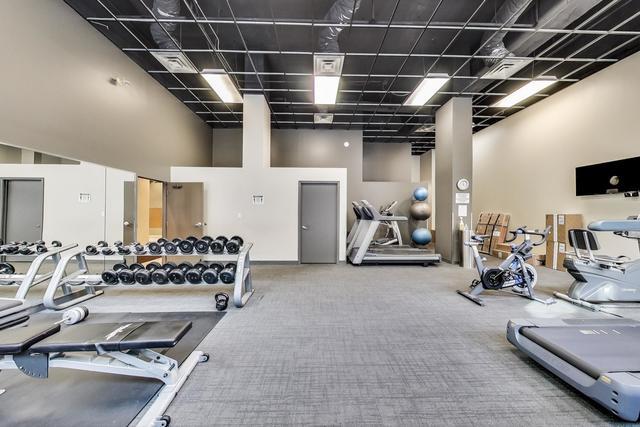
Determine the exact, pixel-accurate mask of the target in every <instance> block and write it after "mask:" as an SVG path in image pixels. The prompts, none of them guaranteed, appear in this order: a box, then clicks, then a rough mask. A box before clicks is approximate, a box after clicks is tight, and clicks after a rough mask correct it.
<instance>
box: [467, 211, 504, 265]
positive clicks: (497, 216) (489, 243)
mask: <svg viewBox="0 0 640 427" xmlns="http://www.w3.org/2000/svg"><path fill="white" fill-rule="evenodd" d="M510 218H511V216H510V215H509V214H503V213H488V212H482V213H481V214H480V217H479V218H478V224H477V225H476V230H475V233H476V234H485V235H488V236H491V237H490V238H489V239H487V240H485V241H484V244H483V245H482V246H480V247H478V250H479V251H480V253H483V254H486V255H494V256H497V255H496V251H497V249H498V245H500V244H503V243H504V239H505V237H506V236H507V230H508V228H509V219H510Z"/></svg>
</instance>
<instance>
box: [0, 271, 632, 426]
mask: <svg viewBox="0 0 640 427" xmlns="http://www.w3.org/2000/svg"><path fill="white" fill-rule="evenodd" d="M539 273H540V281H539V286H538V291H539V292H540V293H541V294H542V295H544V296H550V295H551V293H552V291H553V290H566V289H567V287H568V286H569V284H570V283H571V278H570V276H568V275H567V274H565V273H560V272H555V271H551V270H547V269H545V268H539ZM474 277H475V273H474V271H473V270H463V269H461V268H458V267H453V266H450V265H446V264H443V265H441V266H438V267H429V268H423V267H353V266H349V265H335V266H298V265H295V266H282V265H279V266H275V265H274V266H267V265H260V266H255V267H254V284H255V287H256V293H255V295H254V297H253V298H252V299H251V300H250V302H249V304H248V305H247V306H246V307H244V308H242V309H236V308H232V309H231V310H230V311H229V314H228V315H227V316H225V318H224V319H222V321H221V322H220V323H219V324H218V326H217V327H216V328H215V329H214V330H213V331H212V332H211V334H209V336H208V337H207V338H205V340H204V341H203V342H202V344H201V346H200V349H201V350H203V351H206V352H209V353H211V355H212V357H211V360H210V361H209V363H206V364H202V365H200V366H198V367H197V368H196V370H195V371H194V373H193V375H192V377H191V378H190V379H189V380H188V382H187V383H186V384H185V386H184V388H183V390H182V391H181V393H180V394H179V395H178V396H177V398H176V399H175V401H174V403H173V404H172V406H171V407H170V408H169V411H168V413H169V414H170V415H171V417H172V419H173V422H172V426H209V425H434V426H440V425H456V426H458V425H464V426H468V425H483V426H484V425H498V426H521V425H522V426H524V425H527V426H560V425H562V426H564V425H567V426H585V425H604V424H613V423H615V422H616V419H615V418H613V417H612V416H610V415H609V414H607V413H606V412H604V411H603V410H602V409H600V408H599V407H597V406H596V405H595V404H593V403H591V402H590V401H588V400H586V399H585V398H583V397H582V396H581V395H579V394H578V393H576V392H574V391H573V390H572V389H570V388H569V387H567V386H566V385H564V384H563V383H562V382H560V381H559V380H557V379H556V378H555V377H553V376H552V375H550V374H549V373H547V372H546V371H545V370H543V369H542V368H541V367H539V366H537V365H536V364H535V363H534V362H532V361H531V360H529V359H528V358H527V357H525V356H524V355H523V354H521V353H519V352H518V351H517V350H516V349H515V348H514V347H512V346H511V345H510V344H509V343H508V342H507V341H506V338H505V330H506V324H507V321H508V320H509V319H512V318H527V317H564V318H568V317H577V318H579V317H581V318H587V317H598V316H603V315H602V314H596V313H592V312H590V311H587V310H585V309H582V308H579V307H576V306H573V305H571V304H568V303H565V302H558V303H557V304H554V305H551V306H545V305H543V304H540V303H536V302H531V301H528V300H526V299H524V298H521V297H518V296H515V295H509V294H497V295H496V294H493V295H489V294H487V295H486V296H485V297H484V299H485V301H486V306H485V307H479V306H477V305H475V304H473V303H471V302H470V301H468V300H466V299H464V298H462V297H461V296H459V295H457V294H456V293H455V290H456V289H464V288H466V287H467V286H468V283H469V282H470V281H471V279H473V278H474ZM213 292H214V290H213V289H209V288H205V287H200V288H196V287H191V288H189V290H188V291H187V290H186V289H182V288H180V287H163V288H154V289H138V288H131V289H122V288H111V289H109V290H108V291H107V292H106V295H105V296H102V297H99V298H96V299H93V300H91V301H90V302H89V303H88V304H87V305H88V306H89V307H90V309H91V310H93V311H95V312H98V311H102V312H108V311H163V310H166V311H199V310H211V309H212V307H213ZM2 295H5V294H4V293H3V294H2ZM2 295H0V296H2ZM625 313H627V314H629V316H630V317H635V316H636V315H639V314H640V310H638V311H637V312H636V311H635V310H628V311H626V312H625Z"/></svg>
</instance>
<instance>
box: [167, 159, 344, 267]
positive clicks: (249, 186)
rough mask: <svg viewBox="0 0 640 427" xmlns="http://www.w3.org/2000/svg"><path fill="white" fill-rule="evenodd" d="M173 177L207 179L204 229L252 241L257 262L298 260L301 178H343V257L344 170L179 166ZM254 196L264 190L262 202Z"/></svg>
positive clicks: (341, 253) (341, 210)
mask: <svg viewBox="0 0 640 427" xmlns="http://www.w3.org/2000/svg"><path fill="white" fill-rule="evenodd" d="M171 180H172V181H173V182H204V191H205V196H204V199H205V218H206V222H207V227H206V230H205V233H207V234H210V235H218V234H224V235H227V236H229V235H233V234H238V235H240V236H242V237H243V238H244V239H245V240H247V241H250V242H253V243H254V247H253V249H252V251H251V256H252V258H253V259H254V260H258V261H297V260H298V230H299V225H298V182H300V181H333V182H339V188H340V190H339V191H340V212H339V221H340V229H339V231H340V241H339V248H340V251H339V258H340V260H341V261H344V260H345V246H346V242H345V240H346V233H347V223H346V219H347V171H346V169H329V168H322V169H312V168H309V169H306V168H282V169H280V168H263V169H251V170H250V169H247V168H182V167H178V168H172V169H171ZM253 195H263V196H264V200H265V202H264V205H259V206H256V205H253V204H252V196H253Z"/></svg>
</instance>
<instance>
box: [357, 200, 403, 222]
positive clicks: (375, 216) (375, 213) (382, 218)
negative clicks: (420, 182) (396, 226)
mask: <svg viewBox="0 0 640 427" xmlns="http://www.w3.org/2000/svg"><path fill="white" fill-rule="evenodd" d="M361 203H362V205H363V206H365V207H367V208H369V209H370V210H371V212H372V213H373V220H374V221H409V218H407V217H406V216H396V215H394V216H386V215H381V214H380V212H378V210H377V209H376V208H374V207H373V205H372V204H371V203H369V202H368V201H366V200H362V201H361Z"/></svg>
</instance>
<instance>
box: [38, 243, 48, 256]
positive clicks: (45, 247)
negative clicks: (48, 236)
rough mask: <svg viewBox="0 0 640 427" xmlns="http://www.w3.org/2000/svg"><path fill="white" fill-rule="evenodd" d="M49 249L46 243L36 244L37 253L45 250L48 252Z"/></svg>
mask: <svg viewBox="0 0 640 427" xmlns="http://www.w3.org/2000/svg"><path fill="white" fill-rule="evenodd" d="M48 250H49V249H47V246H46V245H37V246H36V253H38V254H43V253H45V252H47V251H48Z"/></svg>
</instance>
